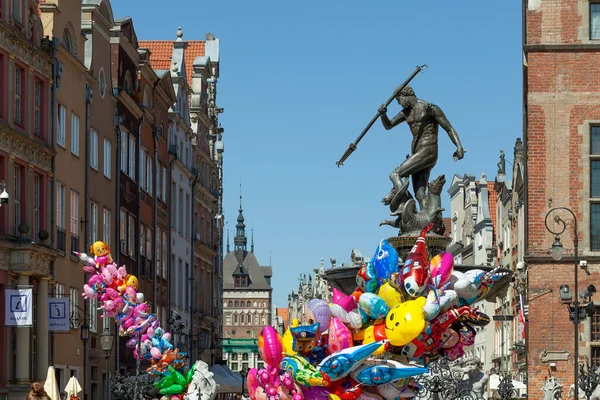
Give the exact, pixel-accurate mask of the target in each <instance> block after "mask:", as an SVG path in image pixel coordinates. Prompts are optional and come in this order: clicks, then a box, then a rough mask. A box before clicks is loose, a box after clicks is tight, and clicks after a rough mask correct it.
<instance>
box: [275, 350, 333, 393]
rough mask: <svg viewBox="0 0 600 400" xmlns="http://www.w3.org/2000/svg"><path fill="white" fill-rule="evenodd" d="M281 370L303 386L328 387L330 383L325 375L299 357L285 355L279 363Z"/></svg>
mask: <svg viewBox="0 0 600 400" xmlns="http://www.w3.org/2000/svg"><path fill="white" fill-rule="evenodd" d="M281 369H282V370H284V371H286V372H288V373H289V374H290V376H291V377H292V379H293V380H294V381H295V382H298V383H299V384H301V385H303V386H329V384H330V383H331V379H330V378H329V376H328V375H327V374H326V373H324V372H321V371H319V370H318V369H317V368H316V367H315V366H314V365H311V364H310V363H309V362H308V361H306V359H305V358H304V357H301V356H297V355H296V356H294V355H286V356H285V357H283V360H282V361H281Z"/></svg>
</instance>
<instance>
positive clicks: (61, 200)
mask: <svg viewBox="0 0 600 400" xmlns="http://www.w3.org/2000/svg"><path fill="white" fill-rule="evenodd" d="M65 217H66V215H65V185H63V184H62V183H60V182H59V183H58V184H57V185H56V226H57V227H58V228H60V229H62V230H63V231H64V230H65V223H66V218H65Z"/></svg>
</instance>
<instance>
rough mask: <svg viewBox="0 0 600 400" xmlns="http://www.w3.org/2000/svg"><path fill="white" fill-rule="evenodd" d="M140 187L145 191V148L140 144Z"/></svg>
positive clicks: (146, 189)
mask: <svg viewBox="0 0 600 400" xmlns="http://www.w3.org/2000/svg"><path fill="white" fill-rule="evenodd" d="M140 188H141V189H142V190H143V191H145V192H147V191H148V187H147V184H146V149H144V148H143V147H141V146H140Z"/></svg>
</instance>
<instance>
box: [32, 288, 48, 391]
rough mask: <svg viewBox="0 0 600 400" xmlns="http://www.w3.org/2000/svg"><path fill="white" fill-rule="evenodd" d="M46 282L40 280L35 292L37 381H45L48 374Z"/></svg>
mask: <svg viewBox="0 0 600 400" xmlns="http://www.w3.org/2000/svg"><path fill="white" fill-rule="evenodd" d="M48 280H49V278H45V277H44V278H40V279H39V281H38V290H37V321H36V326H35V334H36V342H37V349H36V355H37V377H36V379H37V380H44V379H46V374H47V373H48Z"/></svg>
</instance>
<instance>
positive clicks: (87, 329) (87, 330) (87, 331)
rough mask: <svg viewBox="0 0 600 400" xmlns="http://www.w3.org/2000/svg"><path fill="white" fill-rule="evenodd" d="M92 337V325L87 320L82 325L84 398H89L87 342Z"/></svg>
mask: <svg viewBox="0 0 600 400" xmlns="http://www.w3.org/2000/svg"><path fill="white" fill-rule="evenodd" d="M89 339H90V327H89V326H88V324H87V320H85V321H84V322H83V325H81V342H82V343H83V398H84V400H86V399H87V362H88V355H87V342H88V340H89Z"/></svg>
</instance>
